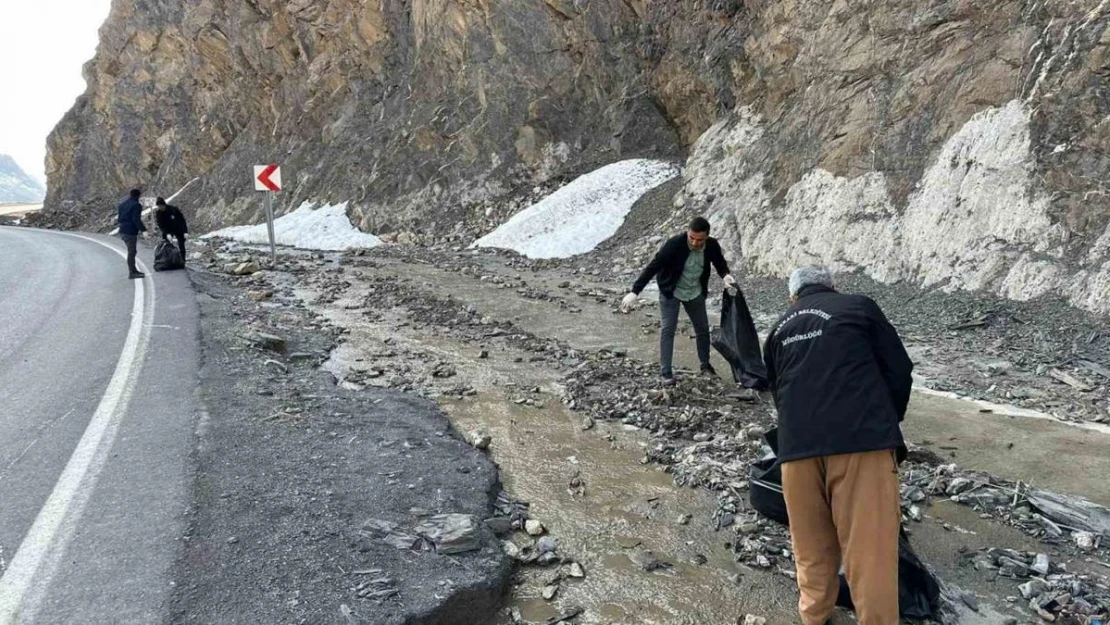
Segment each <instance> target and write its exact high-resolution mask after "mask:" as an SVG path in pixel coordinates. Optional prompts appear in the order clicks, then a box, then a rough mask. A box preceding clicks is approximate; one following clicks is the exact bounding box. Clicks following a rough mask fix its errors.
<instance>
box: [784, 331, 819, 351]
mask: <svg viewBox="0 0 1110 625" xmlns="http://www.w3.org/2000/svg"><path fill="white" fill-rule="evenodd" d="M822 334H824V332H822V331H821V330H814V331H813V332H806V333H805V334H795V335H794V336H788V337H786V338H784V339H783V340H782V346H783V347H786V346H787V345H789V344H791V343H797V342H798V341H808V340H810V339H815V338H817V337H819V336H821V335H822Z"/></svg>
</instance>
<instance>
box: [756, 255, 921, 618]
mask: <svg viewBox="0 0 1110 625" xmlns="http://www.w3.org/2000/svg"><path fill="white" fill-rule="evenodd" d="M788 286H789V293H790V302H791V307H790V309H789V310H788V311H787V312H786V314H785V315H783V317H782V318H781V319H780V320H779V322H778V323H777V324H776V326H775V328H774V329H773V330H772V332H771V334H770V335H769V336H768V338H767V342H766V344H765V346H764V348H763V357H764V360H765V361H766V363H767V374H768V378H769V382H770V387H771V392H772V393H773V394H774V398H775V405H776V406H777V407H778V425H779V429H778V445H779V449H778V452H779V453H778V457H779V461H780V462H781V463H782V487H783V493H784V495H785V497H786V508H787V514H788V515H789V517H790V537H791V540H792V542H793V546H794V554H795V561H796V564H797V569H798V570H797V573H798V587H799V589H800V590H801V600H800V601H799V610H800V612H801V616H802V622H803V623H804V624H805V625H824V623H825V622H826V621H827V620H828V618H829V617H830V615H831V614H832V612H833V608H834V606H835V604H836V597H837V591H838V587H839V580H838V572H839V570H840V567H841V565H843V566H844V573H845V576H846V577H847V579H848V586H849V587H850V588H851V591H852V602H853V603H854V604H855V606H856V615H857V617H858V618H859V622H860V625H897V624H898V623H899V619H898V532H899V527H900V524H901V509H900V507H899V506H900V496H899V490H898V462H899V460H900V458H899V456H902V455H904V454H905V444H904V442H903V440H902V431H901V429H900V427H899V423H900V422H901V421H902V419H903V418H904V417H905V414H906V406H907V404H908V403H909V400H910V389H911V388H912V386H913V378H912V377H911V373H912V371H913V363H912V362H911V361H910V358H909V356H908V355H907V354H906V350H905V348H904V347H903V346H902V340H901V339H900V338H898V332H897V331H895V329H894V327H893V326H892V325H891V324H890V322H889V321H887V319H886V317H885V316H884V315H883V311H882V310H880V309H879V306H878V304H876V303H875V302H874V301H872V300H871V299H870V298H868V297H864V296H862V295H846V294H841V293H838V292H836V290H834V289H833V282H832V277H831V276H830V275H829V272H828V270H826V269H824V268H822V267H805V268H802V269H799V270H797V271H795V272H794V274H793V275H792V276H791V277H790V282H789V285H788Z"/></svg>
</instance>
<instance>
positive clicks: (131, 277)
mask: <svg viewBox="0 0 1110 625" xmlns="http://www.w3.org/2000/svg"><path fill="white" fill-rule="evenodd" d="M145 277H146V274H145V273H143V272H141V271H132V272H131V273H130V274H128V275H127V279H128V280H138V279H139V278H145Z"/></svg>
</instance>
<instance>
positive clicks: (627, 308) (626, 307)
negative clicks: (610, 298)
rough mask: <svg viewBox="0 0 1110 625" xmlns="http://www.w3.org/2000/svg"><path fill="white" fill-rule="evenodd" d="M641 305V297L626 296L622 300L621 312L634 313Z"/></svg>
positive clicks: (631, 294) (632, 294) (633, 294)
mask: <svg viewBox="0 0 1110 625" xmlns="http://www.w3.org/2000/svg"><path fill="white" fill-rule="evenodd" d="M639 303H640V296H639V295H636V294H635V293H629V294H628V295H625V296H624V299H622V300H621V312H623V313H628V312H632V311H633V310H635V309H636V306H637V305H638V304H639Z"/></svg>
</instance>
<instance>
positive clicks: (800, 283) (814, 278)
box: [787, 265, 833, 297]
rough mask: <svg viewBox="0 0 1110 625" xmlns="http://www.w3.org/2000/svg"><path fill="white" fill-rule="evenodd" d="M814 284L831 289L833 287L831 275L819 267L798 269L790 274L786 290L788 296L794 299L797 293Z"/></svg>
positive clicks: (812, 266) (811, 266)
mask: <svg viewBox="0 0 1110 625" xmlns="http://www.w3.org/2000/svg"><path fill="white" fill-rule="evenodd" d="M814 284H819V285H821V286H827V287H829V288H830V289H831V288H832V287H833V279H832V274H830V273H829V270H828V269H826V268H825V267H823V266H820V265H810V266H808V267H800V268H798V269H795V270H794V273H792V274H790V282H788V283H787V288H788V289H789V291H790V296H791V297H794V296H796V295H797V294H798V291H801V290H802V289H803V288H805V287H807V286H811V285H814Z"/></svg>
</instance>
